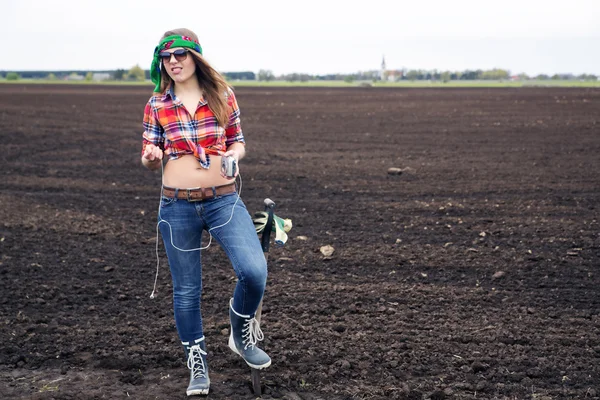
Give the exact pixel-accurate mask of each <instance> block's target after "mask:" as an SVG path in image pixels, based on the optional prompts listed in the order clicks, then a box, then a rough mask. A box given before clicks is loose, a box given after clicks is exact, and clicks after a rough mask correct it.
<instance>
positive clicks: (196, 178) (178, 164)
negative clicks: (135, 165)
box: [163, 155, 234, 189]
mask: <svg viewBox="0 0 600 400" xmlns="http://www.w3.org/2000/svg"><path fill="white" fill-rule="evenodd" d="M233 182H234V180H233V179H227V178H223V177H222V176H221V156H216V155H211V156H210V168H209V169H204V168H202V167H201V166H200V163H199V162H198V160H196V157H194V156H193V155H184V156H182V157H180V158H178V159H176V160H169V161H168V162H167V163H166V164H165V170H164V173H163V185H165V186H169V187H172V188H179V189H191V188H199V187H202V188H208V187H212V186H221V185H227V184H229V183H233Z"/></svg>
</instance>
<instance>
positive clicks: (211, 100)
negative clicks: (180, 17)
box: [160, 28, 231, 128]
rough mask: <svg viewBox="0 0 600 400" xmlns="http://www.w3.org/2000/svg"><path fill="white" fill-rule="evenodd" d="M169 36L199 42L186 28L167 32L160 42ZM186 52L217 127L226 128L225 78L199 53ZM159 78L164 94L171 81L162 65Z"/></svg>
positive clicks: (227, 111)
mask: <svg viewBox="0 0 600 400" xmlns="http://www.w3.org/2000/svg"><path fill="white" fill-rule="evenodd" d="M171 35H182V36H189V37H190V38H192V39H194V40H195V41H197V42H199V40H198V36H197V35H196V34H195V33H194V32H192V31H191V30H189V29H186V28H180V29H173V30H170V31H167V32H165V33H164V34H163V36H162V38H161V40H162V39H164V38H166V37H167V36H171ZM187 50H189V52H190V54H191V55H192V56H193V58H194V62H195V63H196V77H197V78H198V83H199V84H200V87H201V88H202V90H203V91H204V97H205V100H206V102H207V103H208V107H209V108H210V110H211V111H212V112H213V114H215V118H216V119H217V122H218V123H219V125H220V126H222V127H223V128H225V127H227V124H228V123H229V113H230V112H231V110H230V109H229V106H228V105H227V99H226V98H225V94H226V93H228V92H229V90H231V88H230V87H229V85H228V84H227V82H226V81H225V78H223V76H222V75H221V74H220V73H218V72H217V70H215V69H214V68H213V67H211V66H210V64H209V63H208V61H206V60H205V59H204V57H202V55H201V54H200V53H198V52H197V51H195V50H193V49H187ZM160 78H161V79H160V91H161V93H164V92H165V90H167V88H169V87H170V86H171V84H172V83H173V80H172V79H171V77H170V76H169V74H167V71H166V70H165V68H164V66H163V65H162V63H161V69H160Z"/></svg>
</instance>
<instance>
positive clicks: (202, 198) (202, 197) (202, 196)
mask: <svg viewBox="0 0 600 400" xmlns="http://www.w3.org/2000/svg"><path fill="white" fill-rule="evenodd" d="M193 190H200V198H198V199H192V198H191V197H190V195H191V194H192V191H193ZM185 191H186V197H187V201H188V202H190V203H193V202H196V201H202V200H204V191H203V190H202V188H197V189H186V190H185Z"/></svg>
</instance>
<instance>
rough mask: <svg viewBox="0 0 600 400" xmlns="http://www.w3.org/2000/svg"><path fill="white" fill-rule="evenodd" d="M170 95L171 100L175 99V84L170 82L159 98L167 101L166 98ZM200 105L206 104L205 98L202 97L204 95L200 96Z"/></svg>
mask: <svg viewBox="0 0 600 400" xmlns="http://www.w3.org/2000/svg"><path fill="white" fill-rule="evenodd" d="M168 97H170V98H171V101H175V84H174V83H171V86H169V88H168V89H167V90H165V94H163V96H162V98H161V100H162V101H167V98H168ZM199 104H200V105H201V106H204V105H206V104H208V102H207V101H206V99H205V98H204V96H202V98H201V99H200V103H199Z"/></svg>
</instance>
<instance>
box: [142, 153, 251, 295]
mask: <svg viewBox="0 0 600 400" xmlns="http://www.w3.org/2000/svg"><path fill="white" fill-rule="evenodd" d="M164 172H165V167H164V164H163V163H162V161H161V185H160V194H161V200H160V201H159V203H158V212H157V216H158V221H157V223H156V247H155V251H156V275H155V277H154V288H153V289H152V293H151V294H150V298H151V299H154V298H155V297H156V296H155V293H156V283H157V282H158V270H159V267H160V257H159V255H158V233H159V226H160V224H161V223H163V222H164V223H165V224H167V225H168V226H169V236H170V241H171V246H173V247H174V248H175V249H177V250H178V251H185V252H188V251H201V250H206V249H208V248H209V247H210V244H211V243H212V235H211V233H210V231H212V230H213V229H217V228H222V227H224V226H225V225H227V224H228V223H229V222H230V221H231V220H232V219H233V213H234V211H235V206H236V205H237V203H238V201H240V198H241V197H240V195H241V193H242V175H241V174H240V173H239V172H238V176H239V177H240V186H239V190H238V191H236V195H237V199H235V203H233V206H232V207H231V215H230V216H229V219H228V220H227V221H226V222H225V223H224V224H221V225H217V226H213V227H212V228H210V229H208V230H207V232H208V235H209V240H208V244H207V245H206V246H205V247H197V248H193V249H181V248H179V247H178V246H176V245H175V243H173V230H172V228H171V224H170V223H169V221H167V220H164V219H162V217H161V215H160V209H161V201H162V193H163V189H164V184H163V183H162V175H164Z"/></svg>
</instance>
